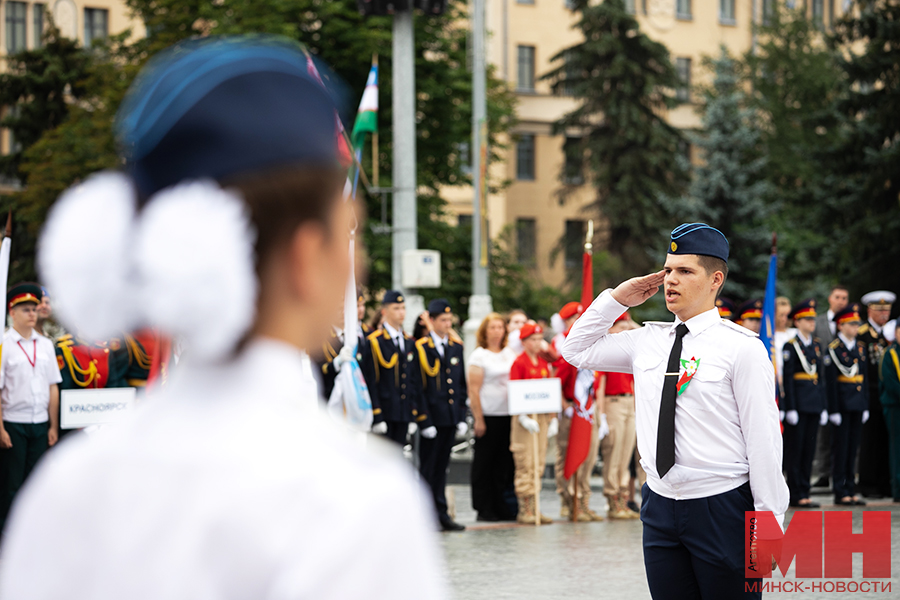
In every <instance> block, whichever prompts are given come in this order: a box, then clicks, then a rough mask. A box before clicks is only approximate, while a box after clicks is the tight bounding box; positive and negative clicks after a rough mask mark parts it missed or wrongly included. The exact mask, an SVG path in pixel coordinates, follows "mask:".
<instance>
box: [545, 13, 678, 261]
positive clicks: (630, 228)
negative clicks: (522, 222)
mask: <svg viewBox="0 0 900 600" xmlns="http://www.w3.org/2000/svg"><path fill="white" fill-rule="evenodd" d="M573 10H574V11H576V12H577V13H578V15H579V19H578V23H577V24H576V25H575V27H577V28H578V29H579V30H580V31H581V33H582V34H583V36H584V40H583V41H581V42H579V43H578V44H575V45H574V46H571V47H569V48H566V49H565V50H563V51H562V52H560V53H559V54H557V55H556V56H554V57H553V58H552V59H551V60H552V61H553V62H555V63H557V64H558V65H559V66H558V67H557V68H555V69H554V70H552V71H550V72H549V73H547V74H546V75H544V79H546V80H549V81H550V82H552V85H553V89H554V91H555V92H558V93H566V94H569V95H572V96H574V97H575V98H576V99H578V101H579V105H578V108H576V109H575V110H573V111H572V112H570V113H567V114H566V115H564V116H563V117H562V118H561V119H560V120H559V121H558V122H557V123H556V124H555V126H554V132H555V133H557V134H565V133H568V134H570V135H578V136H580V137H581V144H582V150H583V152H584V156H585V163H586V166H587V173H588V177H587V181H588V184H589V185H591V186H592V187H593V188H594V189H595V190H596V200H595V201H594V202H593V204H592V205H591V208H592V209H593V210H595V211H596V212H597V213H599V215H601V216H602V218H603V221H602V222H604V224H605V226H606V230H607V233H608V235H607V236H606V241H607V245H608V248H609V251H610V252H611V253H612V254H613V255H614V256H615V257H617V258H619V259H620V260H621V261H622V265H623V269H624V271H626V272H628V273H634V272H641V271H646V270H649V269H651V268H653V267H654V266H656V265H658V264H659V259H660V258H661V256H662V250H661V249H662V248H663V247H664V246H665V241H666V238H665V234H666V233H668V231H670V230H671V229H672V226H674V225H677V224H678V223H676V222H675V221H676V220H677V219H680V217H679V216H675V215H673V214H672V213H671V210H670V206H668V205H667V201H666V200H665V198H666V197H674V196H678V195H680V194H681V193H682V192H683V190H684V188H685V187H686V185H687V184H688V182H689V173H688V170H687V168H686V165H685V163H684V162H683V161H680V160H679V159H678V155H679V152H680V151H681V148H682V144H683V143H684V138H683V136H682V135H681V133H680V132H679V131H678V130H677V129H675V128H674V127H672V126H671V125H669V124H668V123H667V122H666V121H665V119H664V118H663V117H662V116H661V115H662V113H664V112H665V110H666V109H670V108H674V107H675V106H676V105H677V103H678V102H677V100H676V99H675V98H674V97H673V96H672V95H671V93H672V90H674V89H676V88H678V87H679V86H680V85H681V81H680V79H679V77H678V74H677V72H676V71H675V68H674V67H673V66H672V63H671V61H670V58H669V51H668V49H667V48H666V47H665V46H664V45H663V44H660V43H659V42H655V41H653V40H651V39H650V38H649V37H647V35H645V34H644V33H642V32H641V30H640V26H639V24H638V22H637V20H636V19H635V17H634V15H632V14H630V13H629V12H628V11H627V10H626V8H625V4H624V2H623V1H622V0H605V1H604V2H600V3H594V2H590V1H589V0H576V1H575V2H573ZM565 176H566V174H565V173H564V172H563V173H561V178H562V179H563V181H564V182H565ZM565 193H566V188H565V187H564V188H563V190H562V197H563V198H565ZM679 222H680V221H679Z"/></svg>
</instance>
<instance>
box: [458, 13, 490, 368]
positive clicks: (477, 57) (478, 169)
mask: <svg viewBox="0 0 900 600" xmlns="http://www.w3.org/2000/svg"><path fill="white" fill-rule="evenodd" d="M484 6H485V0H472V151H471V153H470V155H471V157H472V192H473V193H472V297H471V298H470V300H469V320H468V321H467V322H466V323H465V325H464V327H463V329H464V331H465V334H466V350H467V354H468V353H469V352H471V351H472V350H473V349H474V348H475V331H476V330H477V329H478V325H479V324H480V322H481V320H482V319H483V318H484V317H486V316H487V315H488V313H490V312H491V311H492V303H491V296H490V288H489V286H488V257H489V248H490V246H489V244H488V235H489V234H488V232H487V231H486V228H485V227H484V224H485V223H486V222H487V219H486V218H485V217H484V215H486V212H487V211H486V202H487V198H486V194H485V193H484V192H485V190H486V189H487V186H486V185H485V179H486V176H487V164H486V163H487V152H485V154H484V155H482V149H483V148H482V147H484V148H486V147H487V139H486V137H487V97H486V87H487V79H486V75H485V44H484V40H485V23H484V21H485V14H484ZM483 136H484V139H483Z"/></svg>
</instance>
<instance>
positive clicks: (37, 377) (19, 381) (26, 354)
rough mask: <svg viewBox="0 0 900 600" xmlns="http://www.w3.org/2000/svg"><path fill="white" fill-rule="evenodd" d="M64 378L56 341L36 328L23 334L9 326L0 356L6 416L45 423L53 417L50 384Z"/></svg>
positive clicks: (1, 393)
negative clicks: (29, 334) (23, 335)
mask: <svg viewBox="0 0 900 600" xmlns="http://www.w3.org/2000/svg"><path fill="white" fill-rule="evenodd" d="M61 381H62V375H60V373H59V365H58V364H57V362H56V350H54V349H53V342H51V341H50V340H49V339H48V338H46V337H44V336H42V335H40V334H39V333H38V332H36V331H32V332H31V337H29V338H23V337H22V336H21V335H20V334H19V332H18V331H16V330H15V329H13V328H12V327H10V328H9V330H7V332H6V333H5V334H4V336H3V352H2V359H0V401H2V402H3V420H4V421H8V422H10V423H46V422H47V421H48V420H49V419H50V412H49V407H50V386H51V385H53V384H54V383H60V382H61Z"/></svg>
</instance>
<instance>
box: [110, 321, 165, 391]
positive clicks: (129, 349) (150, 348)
mask: <svg viewBox="0 0 900 600" xmlns="http://www.w3.org/2000/svg"><path fill="white" fill-rule="evenodd" d="M109 345H110V348H111V349H113V350H115V351H117V350H118V349H119V348H122V349H123V351H124V352H125V356H127V361H128V367H127V370H126V372H125V382H126V383H127V385H129V386H130V387H136V388H144V387H147V380H148V379H149V378H150V369H151V368H152V366H153V357H154V355H155V354H156V352H157V348H158V347H159V335H158V334H157V333H155V332H154V331H153V330H151V329H141V330H138V331H135V332H134V333H126V334H124V335H123V336H122V337H121V338H113V339H112V340H110V341H109Z"/></svg>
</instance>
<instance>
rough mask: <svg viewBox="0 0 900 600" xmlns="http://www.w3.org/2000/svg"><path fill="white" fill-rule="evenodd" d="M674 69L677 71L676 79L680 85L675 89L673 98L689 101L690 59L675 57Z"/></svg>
mask: <svg viewBox="0 0 900 600" xmlns="http://www.w3.org/2000/svg"><path fill="white" fill-rule="evenodd" d="M675 70H676V71H678V79H680V80H681V85H680V86H678V88H677V89H676V90H675V99H676V100H678V101H680V102H690V101H691V59H690V58H676V59H675Z"/></svg>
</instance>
